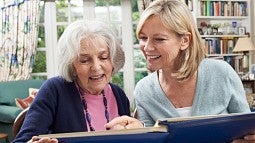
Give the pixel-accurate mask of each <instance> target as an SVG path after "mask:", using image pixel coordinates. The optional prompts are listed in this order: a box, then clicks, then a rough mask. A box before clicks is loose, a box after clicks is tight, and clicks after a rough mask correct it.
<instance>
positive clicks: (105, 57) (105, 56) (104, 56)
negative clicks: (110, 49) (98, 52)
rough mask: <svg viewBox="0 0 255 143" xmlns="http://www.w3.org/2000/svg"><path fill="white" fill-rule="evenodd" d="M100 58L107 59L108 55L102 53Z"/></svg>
mask: <svg viewBox="0 0 255 143" xmlns="http://www.w3.org/2000/svg"><path fill="white" fill-rule="evenodd" d="M100 59H101V60H108V59H109V55H108V54H103V55H102V56H101V57H100Z"/></svg>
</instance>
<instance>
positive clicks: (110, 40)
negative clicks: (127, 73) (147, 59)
mask: <svg viewBox="0 0 255 143" xmlns="http://www.w3.org/2000/svg"><path fill="white" fill-rule="evenodd" d="M90 36H98V37H100V38H103V39H104V40H105V41H106V43H107V44H108V48H109V51H110V58H111V61H112V63H113V74H114V73H116V72H118V71H119V70H120V69H121V68H122V67H123V66H124V63H125V55H124V52H123V50H122V47H121V45H120V42H119V41H118V40H117V37H116V35H115V33H114V31H113V29H112V28H111V27H110V26H109V25H108V24H106V23H103V22H100V21H88V20H79V21H75V22H73V23H71V24H70V25H69V26H68V27H67V28H66V29H65V31H64V33H63V34H62V35H61V37H60V39H59V42H58V54H59V57H58V58H59V61H58V63H59V64H58V66H59V75H60V76H61V77H63V78H64V79H65V80H67V81H69V82H72V81H74V80H75V78H76V77H75V75H74V67H73V62H74V60H75V58H77V56H78V55H79V50H80V41H81V39H82V38H84V37H90Z"/></svg>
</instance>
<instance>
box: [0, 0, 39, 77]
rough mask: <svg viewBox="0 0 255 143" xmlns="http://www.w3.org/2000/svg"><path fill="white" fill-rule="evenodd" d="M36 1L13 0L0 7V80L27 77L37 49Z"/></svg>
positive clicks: (37, 16)
mask: <svg viewBox="0 0 255 143" xmlns="http://www.w3.org/2000/svg"><path fill="white" fill-rule="evenodd" d="M39 2H40V0H19V1H18V0H15V1H14V2H6V1H3V2H2V3H1V5H0V6H1V10H0V17H1V19H0V28H1V31H0V46H1V47H0V81H13V80H22V79H23V80H25V79H29V77H30V73H31V72H32V66H33V62H34V55H35V52H36V46H37V33H38V23H39Z"/></svg>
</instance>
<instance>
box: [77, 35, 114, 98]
mask: <svg viewBox="0 0 255 143" xmlns="http://www.w3.org/2000/svg"><path fill="white" fill-rule="evenodd" d="M73 65H74V69H75V73H76V75H77V77H78V79H77V82H78V84H79V85H80V86H81V87H82V88H83V90H86V91H88V92H89V93H91V94H99V93H101V91H102V90H103V89H104V87H105V86H106V85H107V84H108V83H109V82H110V80H111V76H112V70H113V65H112V62H111V59H110V52H109V48H108V46H107V43H106V42H105V41H104V40H102V39H101V38H99V37H92V38H91V37H90V38H89V39H88V38H83V39H82V40H81V42H80V52H79V56H78V57H77V59H76V60H75V62H74V63H73Z"/></svg>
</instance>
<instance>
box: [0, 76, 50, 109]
mask: <svg viewBox="0 0 255 143" xmlns="http://www.w3.org/2000/svg"><path fill="white" fill-rule="evenodd" d="M44 81H45V80H41V79H29V80H17V81H6V82H0V105H1V104H2V105H9V106H16V104H15V98H21V99H23V98H26V97H28V95H29V92H28V89H29V88H38V89H39V88H40V87H41V85H42V84H43V82H44Z"/></svg>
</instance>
